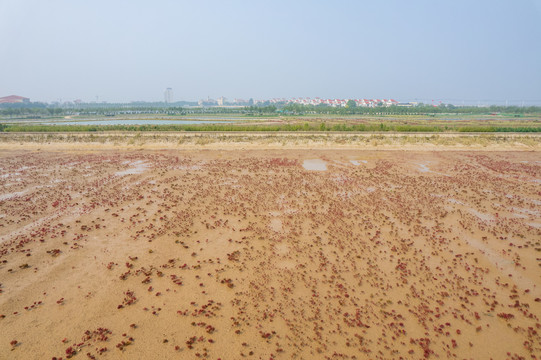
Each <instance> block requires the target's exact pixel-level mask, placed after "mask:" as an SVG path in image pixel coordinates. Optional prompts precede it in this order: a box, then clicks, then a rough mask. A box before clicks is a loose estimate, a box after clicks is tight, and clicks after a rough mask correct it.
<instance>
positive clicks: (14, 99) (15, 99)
mask: <svg viewBox="0 0 541 360" xmlns="http://www.w3.org/2000/svg"><path fill="white" fill-rule="evenodd" d="M27 102H30V99H29V98H25V97H22V96H17V95H10V96H5V97H2V98H0V104H17V103H27Z"/></svg>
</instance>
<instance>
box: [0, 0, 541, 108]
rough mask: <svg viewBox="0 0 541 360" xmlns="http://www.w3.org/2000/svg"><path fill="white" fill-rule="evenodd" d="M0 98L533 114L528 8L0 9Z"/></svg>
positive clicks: (243, 5)
mask: <svg viewBox="0 0 541 360" xmlns="http://www.w3.org/2000/svg"><path fill="white" fill-rule="evenodd" d="M0 34H2V36H1V40H0V96H7V95H12V94H15V95H20V96H25V97H29V98H30V99H31V101H46V102H50V101H73V100H75V99H81V100H83V101H85V102H89V101H96V100H98V101H107V102H129V101H163V100H164V91H165V89H166V88H168V87H170V88H172V89H173V101H178V100H198V99H201V98H207V97H211V98H215V99H216V98H218V97H220V96H224V97H226V98H227V99H228V100H233V99H234V98H242V99H249V98H253V99H271V98H276V97H279V98H291V97H312V98H313V97H321V98H342V99H350V98H386V99H387V98H393V99H396V100H398V101H414V100H419V99H421V100H424V99H436V100H438V99H439V100H444V101H445V102H450V103H460V102H463V103H464V102H482V103H501V102H505V101H508V102H509V104H512V103H516V102H522V101H525V102H526V103H532V102H534V103H536V104H538V105H541V0H508V1H504V0H490V1H488V0H467V1H466V0H453V1H450V0H439V1H433V0H426V1H425V0H410V1H404V0H394V1H393V0H378V1H375V0H373V1H364V0H358V1H353V0H351V1H346V0H333V1H328V0H327V1H320V0H298V1H295V0H289V1H283V0H273V1H258V0H250V1H248V0H246V1H235V0H199V1H195V0H194V1H188V0H186V1H183V0H180V1H179V0H177V1H173V0H171V1H168V0H155V1H139V0H129V1H128V0H114V1H113V0H108V1H102V0H93V1H83V0H48V1H43V0H17V1H14V0H0Z"/></svg>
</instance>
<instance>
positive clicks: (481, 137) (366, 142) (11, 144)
mask: <svg viewBox="0 0 541 360" xmlns="http://www.w3.org/2000/svg"><path fill="white" fill-rule="evenodd" d="M15 149H20V150H55V151H57V150H64V151H70V150H111V149H116V150H166V149H175V150H201V149H206V150H239V149H242V150H260V149H273V150H284V149H297V150H301V149H302V150H311V149H340V150H401V151H404V150H431V151H433V150H434V151H457V150H458V151H464V150H467V151H471V150H482V151H503V150H506V151H508V150H513V151H541V134H538V133H493V134H490V133H485V134H477V133H471V134H470V133H441V134H427V133H348V132H337V133H336V132H335V133H333V132H330V133H304V132H291V133H287V132H284V133H282V132H280V133H275V132H272V133H271V132H225V133H223V132H221V133H213V132H199V133H198V132H170V133H168V132H156V133H152V132H140V133H138V132H96V133H0V150H15Z"/></svg>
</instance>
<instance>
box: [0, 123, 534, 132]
mask: <svg viewBox="0 0 541 360" xmlns="http://www.w3.org/2000/svg"><path fill="white" fill-rule="evenodd" d="M109 131H135V132H147V131H162V132H167V131H187V132H189V131H198V132H199V131H216V132H231V131H243V132H252V131H263V132H281V131H282V132H296V131H310V132H312V131H322V132H326V131H338V132H399V133H401V132H428V133H433V132H480V133H495V132H501V133H504V132H528V133H538V132H541V126H490V125H487V126H479V125H471V126H468V125H467V126H460V125H454V126H453V125H452V124H446V125H443V124H437V125H407V124H406V125H404V124H390V123H389V124H386V123H380V124H326V123H324V122H321V123H304V124H273V125H251V124H250V125H235V124H197V125H6V124H0V132H109Z"/></svg>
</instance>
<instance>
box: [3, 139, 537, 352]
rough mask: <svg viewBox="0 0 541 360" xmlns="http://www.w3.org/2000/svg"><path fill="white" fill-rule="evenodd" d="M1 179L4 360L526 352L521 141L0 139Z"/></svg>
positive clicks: (529, 294)
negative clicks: (410, 145)
mask: <svg viewBox="0 0 541 360" xmlns="http://www.w3.org/2000/svg"><path fill="white" fill-rule="evenodd" d="M307 160H308V161H307ZM0 189H1V191H0V284H1V285H0V358H2V359H30V358H35V359H51V358H53V357H57V358H60V357H62V358H64V359H65V358H67V357H70V356H71V357H73V358H76V359H86V358H99V359H150V358H160V359H197V358H208V359H241V358H246V359H399V358H404V359H419V358H440V359H441V358H443V359H446V358H460V359H462V358H471V359H481V358H482V359H489V358H493V359H520V358H524V359H539V358H540V355H539V354H541V336H540V333H541V324H540V323H541V320H540V319H539V317H540V316H541V267H540V265H541V159H540V157H539V152H513V151H506V152H497V151H491V152H483V151H460V152H453V151H445V152H438V151H435V152H422V151H356V150H295V149H290V150H276V149H275V150H265V151H263V150H243V151H242V150H229V151H220V150H165V151H151V150H141V151H136V150H123V151H119V150H99V151H76V149H72V150H71V151H66V150H63V151H54V150H51V149H49V150H45V151H44V150H42V151H25V150H20V149H19V150H8V149H5V150H2V151H1V152H0Z"/></svg>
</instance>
